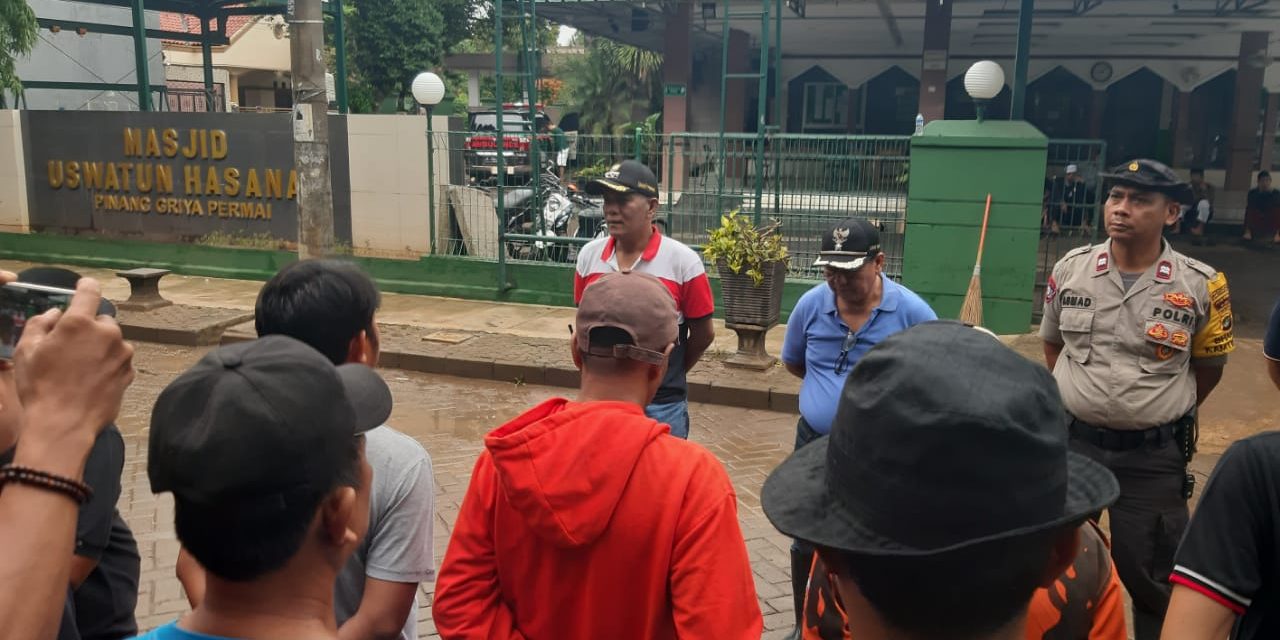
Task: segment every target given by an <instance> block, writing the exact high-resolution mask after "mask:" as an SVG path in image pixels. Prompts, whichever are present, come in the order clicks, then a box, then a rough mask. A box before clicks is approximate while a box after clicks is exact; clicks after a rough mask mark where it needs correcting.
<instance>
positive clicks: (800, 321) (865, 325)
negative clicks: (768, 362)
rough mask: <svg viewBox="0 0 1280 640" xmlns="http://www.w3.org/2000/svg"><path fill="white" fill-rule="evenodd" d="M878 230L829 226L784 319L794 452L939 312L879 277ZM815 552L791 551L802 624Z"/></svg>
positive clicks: (855, 222) (825, 427)
mask: <svg viewBox="0 0 1280 640" xmlns="http://www.w3.org/2000/svg"><path fill="white" fill-rule="evenodd" d="M884 259H885V258H884V252H883V251H881V249H880V232H879V231H877V230H876V227H875V225H873V224H871V223H870V222H868V221H867V220H865V219H862V218H848V219H845V220H840V221H838V222H836V223H834V224H832V225H831V227H830V228H828V229H827V231H826V232H825V233H824V234H823V235H822V249H821V251H819V253H818V259H817V260H815V261H814V263H813V266H815V267H822V269H823V275H824V276H825V277H826V280H827V281H826V282H824V283H822V284H819V285H816V286H814V287H813V288H812V289H810V290H809V291H807V292H805V294H804V295H803V296H801V297H800V300H799V301H798V302H796V306H795V309H794V310H792V312H791V317H790V319H789V320H788V321H787V332H786V335H785V337H784V338H783V341H782V362H783V364H784V365H786V367H787V371H790V372H791V373H792V375H795V376H796V377H798V378H801V379H802V380H803V382H801V384H800V420H799V422H797V423H796V448H797V449H799V448H800V447H802V446H804V445H806V444H808V443H809V442H811V441H813V440H814V439H816V438H818V437H819V436H824V435H826V434H827V433H830V431H831V419H832V417H833V416H835V413H836V404H837V402H838V400H839V399H840V389H841V388H843V387H844V381H845V379H846V378H848V377H849V371H851V370H852V369H853V367H854V365H856V364H857V363H858V360H860V359H861V358H862V356H863V354H865V353H866V352H867V350H868V349H870V348H871V347H874V346H875V345H877V344H879V343H880V341H881V340H884V339H885V338H887V337H889V336H891V335H893V334H895V333H897V332H899V331H902V330H903V329H907V328H909V327H911V326H913V325H916V324H919V323H921V322H927V321H929V320H936V319H937V318H938V316H937V314H935V313H934V312H933V309H931V308H929V304H928V303H926V302H925V301H924V300H922V299H920V296H917V295H916V294H915V293H913V292H911V291H910V290H909V289H907V288H906V287H904V286H902V285H900V284H898V283H896V282H894V281H893V280H890V279H889V277H888V276H886V275H885V274H884ZM812 559H813V549H812V548H810V547H808V546H806V545H803V544H801V543H798V542H797V543H796V544H793V545H792V547H791V591H792V598H793V599H794V601H795V612H796V624H797V625H798V624H800V618H801V609H802V608H803V607H802V606H801V605H802V604H803V603H804V594H805V585H806V583H807V581H808V576H809V567H810V565H811V564H812Z"/></svg>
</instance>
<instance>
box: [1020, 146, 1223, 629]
mask: <svg viewBox="0 0 1280 640" xmlns="http://www.w3.org/2000/svg"><path fill="white" fill-rule="evenodd" d="M1103 177H1104V178H1109V179H1110V181H1111V186H1110V190H1109V192H1108V194H1107V199H1106V203H1105V215H1106V227H1107V235H1108V236H1109V238H1110V239H1109V240H1107V241H1106V242H1104V243H1102V244H1099V245H1094V246H1087V247H1080V248H1078V249H1075V250H1073V251H1071V252H1070V253H1068V254H1067V255H1066V256H1064V257H1063V258H1062V259H1061V260H1059V261H1058V264H1056V265H1054V268H1053V275H1052V276H1051V277H1050V278H1049V284H1048V287H1047V289H1046V292H1045V305H1044V320H1043V323H1042V324H1041V326H1040V337H1041V338H1043V339H1044V352H1045V358H1046V360H1047V361H1048V364H1049V368H1050V369H1052V370H1053V374H1054V377H1055V378H1057V380H1058V388H1059V389H1060V390H1061V392H1062V400H1063V403H1064V404H1065V405H1066V407H1067V410H1068V411H1069V412H1070V414H1071V418H1072V419H1071V424H1070V433H1071V446H1072V449H1073V450H1075V451H1077V452H1079V453H1082V454H1085V455H1087V456H1089V457H1091V458H1093V459H1094V460H1097V461H1098V462H1100V463H1102V464H1103V465H1105V466H1106V467H1107V468H1108V469H1110V470H1111V472H1112V473H1114V474H1115V476H1116V478H1117V479H1119V481H1120V500H1119V501H1118V502H1116V503H1115V505H1114V506H1112V507H1111V509H1110V516H1111V533H1112V540H1113V546H1112V555H1113V556H1114V557H1115V562H1116V568H1117V570H1118V571H1119V573H1120V579H1121V581H1122V582H1124V585H1125V587H1126V588H1127V589H1128V590H1129V594H1130V595H1131V596H1132V597H1133V613H1134V632H1135V636H1136V638H1137V640H1147V639H1152V640H1154V639H1155V638H1157V637H1158V636H1159V634H1160V625H1161V622H1162V620H1163V618H1164V613H1165V609H1166V608H1167V607H1168V603H1169V593H1170V586H1169V580H1168V579H1169V574H1170V572H1171V571H1172V569H1173V553H1174V550H1175V549H1176V548H1177V546H1178V541H1179V540H1180V539H1181V537H1182V531H1183V529H1184V528H1185V527H1186V525H1187V520H1188V511H1187V499H1188V498H1189V497H1190V496H1191V491H1192V488H1193V484H1194V478H1193V477H1192V476H1191V475H1189V474H1188V473H1187V463H1188V462H1189V461H1190V459H1191V454H1192V453H1193V452H1194V447H1195V438H1196V428H1195V425H1196V415H1195V414H1196V407H1197V406H1199V405H1200V403H1202V402H1204V399H1205V398H1206V397H1208V395H1209V392H1210V391H1212V390H1213V388H1214V387H1215V386H1216V385H1217V384H1218V381H1219V380H1221V379H1222V368H1223V366H1224V365H1226V359H1227V354H1228V353H1230V352H1231V351H1232V350H1233V349H1234V348H1235V343H1234V341H1233V338H1232V333H1231V322H1232V319H1231V299H1230V296H1229V294H1228V292H1227V280H1226V276H1224V275H1223V274H1222V273H1220V272H1218V271H1216V270H1214V269H1213V268H1212V267H1210V266H1209V265H1206V264H1204V263H1202V262H1199V261H1196V260H1193V259H1191V258H1188V257H1187V256H1184V255H1182V254H1180V253H1178V252H1176V251H1174V250H1173V248H1172V247H1171V246H1170V245H1169V244H1168V243H1167V242H1166V241H1165V240H1164V239H1163V237H1162V231H1163V229H1164V227H1165V226H1167V225H1171V224H1173V223H1174V222H1175V221H1177V219H1178V215H1179V213H1181V204H1184V203H1188V202H1189V201H1190V199H1191V188H1190V186H1189V185H1187V184H1186V183H1184V182H1182V181H1180V180H1179V179H1178V177H1177V176H1176V175H1175V174H1174V173H1173V171H1171V170H1170V169H1169V168H1168V167H1166V166H1165V165H1163V164H1161V163H1159V162H1156V161H1154V160H1134V161H1132V162H1127V163H1125V164H1122V165H1119V166H1117V167H1115V168H1113V169H1112V170H1111V172H1110V173H1105V174H1103Z"/></svg>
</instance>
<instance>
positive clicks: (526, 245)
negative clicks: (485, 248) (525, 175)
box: [503, 165, 604, 262]
mask: <svg viewBox="0 0 1280 640" xmlns="http://www.w3.org/2000/svg"><path fill="white" fill-rule="evenodd" d="M503 204H504V207H505V209H506V216H505V219H506V231H507V233H509V234H511V233H514V234H521V235H538V236H545V237H547V238H555V237H569V236H570V235H571V234H572V235H573V236H576V237H579V238H592V237H596V236H597V232H599V231H602V230H603V229H604V224H603V221H604V210H603V209H602V208H601V206H600V205H599V204H597V203H595V202H592V201H591V199H589V198H588V197H587V196H586V195H585V194H583V193H581V192H580V191H578V189H577V187H576V186H575V185H566V184H565V183H564V182H563V181H561V180H560V177H559V176H557V175H556V174H555V171H554V165H551V166H549V167H548V168H546V169H545V170H544V171H543V172H542V174H541V175H540V177H539V179H538V181H537V183H536V185H535V186H533V187H524V188H520V189H511V190H508V191H507V193H506V197H505V198H504V203H503ZM539 204H540V205H541V207H540V210H538V211H535V207H537V206H538V205H539ZM574 223H576V224H574ZM571 227H572V228H571ZM507 255H508V256H509V257H511V258H516V259H522V260H548V261H552V262H572V261H574V260H576V259H577V257H578V247H577V246H576V245H570V244H568V243H563V242H555V241H553V240H546V241H542V240H534V241H528V240H511V241H508V242H507Z"/></svg>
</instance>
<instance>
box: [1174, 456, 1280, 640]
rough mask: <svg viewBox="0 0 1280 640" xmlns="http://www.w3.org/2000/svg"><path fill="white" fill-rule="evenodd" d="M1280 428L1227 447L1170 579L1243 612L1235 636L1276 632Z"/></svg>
mask: <svg viewBox="0 0 1280 640" xmlns="http://www.w3.org/2000/svg"><path fill="white" fill-rule="evenodd" d="M1277 549H1280V432H1275V431H1271V432H1267V433H1261V434H1258V435H1256V436H1252V437H1249V438H1245V439H1244V440H1241V441H1239V442H1237V443H1235V444H1233V445H1231V448H1229V449H1227V452H1226V453H1225V454H1223V456H1222V460H1220V461H1219V462H1218V466H1217V468H1215V469H1214V471H1213V475H1212V476H1210V478H1209V483H1208V485H1206V486H1205V488H1204V494H1203V495H1202V496H1201V497H1200V504H1199V506H1197V507H1196V513H1195V517H1194V518H1192V520H1191V524H1190V525H1189V526H1188V527H1187V533H1186V536H1185V537H1184V538H1183V539H1182V544H1181V545H1180V546H1179V547H1178V555H1177V556H1176V558H1175V559H1174V569H1173V575H1172V576H1170V578H1169V580H1170V581H1171V582H1173V583H1174V584H1180V585H1182V586H1184V587H1187V588H1189V589H1191V590H1193V591H1195V592H1196V593H1199V594H1201V595H1203V596H1205V597H1206V598H1209V599H1210V600H1213V601H1214V602H1217V603H1218V604H1220V605H1222V606H1224V607H1226V608H1228V609H1230V610H1231V611H1232V612H1233V613H1235V614H1236V615H1238V616H1240V618H1239V619H1238V621H1237V623H1236V629H1235V632H1234V633H1233V635H1232V636H1231V637H1232V638H1235V639H1237V640H1252V639H1254V638H1257V639H1259V640H1261V639H1262V638H1267V639H1273V638H1280V556H1278V555H1277V554H1276V550H1277Z"/></svg>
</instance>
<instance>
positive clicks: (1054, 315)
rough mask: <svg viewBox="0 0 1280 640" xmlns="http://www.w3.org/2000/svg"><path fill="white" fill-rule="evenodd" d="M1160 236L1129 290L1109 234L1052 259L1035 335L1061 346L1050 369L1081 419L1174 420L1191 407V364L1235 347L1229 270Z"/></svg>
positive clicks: (1102, 422) (1124, 423) (1221, 357)
mask: <svg viewBox="0 0 1280 640" xmlns="http://www.w3.org/2000/svg"><path fill="white" fill-rule="evenodd" d="M1162 243H1163V247H1164V250H1163V251H1162V252H1161V254H1160V257H1159V258H1158V259H1157V260H1156V262H1155V264H1153V265H1152V266H1151V268H1149V269H1148V270H1147V271H1146V272H1144V273H1143V274H1141V275H1140V276H1138V277H1137V279H1136V281H1134V283H1133V285H1132V286H1131V287H1129V288H1128V289H1127V290H1126V287H1125V286H1124V282H1123V280H1122V278H1121V274H1120V271H1119V270H1118V269H1117V268H1115V267H1114V266H1113V265H1112V260H1111V241H1110V240H1108V241H1107V242H1105V243H1103V244H1099V245H1094V246H1089V247H1080V248H1079V249H1075V250H1073V251H1071V252H1070V253H1068V254H1067V255H1066V256H1064V257H1063V258H1062V259H1061V260H1059V261H1058V263H1057V264H1056V265H1054V268H1053V275H1052V276H1050V278H1049V284H1048V286H1047V287H1046V289H1045V304H1044V319H1043V321H1042V322H1041V325H1040V337H1041V338H1043V339H1044V340H1045V341H1047V342H1051V343H1055V344H1061V345H1063V348H1062V354H1061V356H1060V357H1059V358H1058V362H1057V366H1056V367H1055V368H1054V370H1053V375H1054V377H1055V378H1056V379H1057V380H1058V388H1059V390H1060V391H1061V393H1062V401H1063V404H1065V405H1066V408H1067V410H1068V411H1070V412H1071V414H1072V415H1074V416H1075V417H1076V418H1078V419H1079V420H1081V421H1083V422H1086V423H1089V424H1092V425H1096V426H1105V427H1109V428H1112V429H1133V430H1137V429H1147V428H1150V427H1155V426H1159V425H1163V424H1168V423H1170V422H1173V421H1175V420H1177V419H1178V418H1180V417H1182V416H1183V415H1185V414H1186V413H1187V412H1188V411H1190V410H1191V409H1192V408H1193V407H1195V403H1196V382H1195V375H1194V373H1193V372H1192V370H1191V364H1192V361H1193V360H1194V361H1195V362H1196V363H1197V364H1208V365H1219V366H1220V365H1222V364H1225V359H1226V355H1227V354H1228V353H1230V352H1231V351H1233V350H1234V349H1235V341H1234V339H1233V338H1232V332H1231V329H1232V327H1231V323H1232V317H1231V298H1230V294H1229V293H1228V290H1227V279H1226V276H1225V275H1224V274H1222V273H1220V272H1217V271H1215V270H1214V269H1213V268H1212V267H1210V266H1208V265H1206V264H1204V263H1202V262H1199V261H1197V260H1193V259H1191V258H1188V257H1187V256H1184V255H1182V254H1180V253H1178V252H1176V251H1174V250H1173V248H1172V247H1170V246H1169V244H1168V243H1167V242H1163V241H1162Z"/></svg>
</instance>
